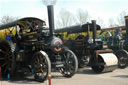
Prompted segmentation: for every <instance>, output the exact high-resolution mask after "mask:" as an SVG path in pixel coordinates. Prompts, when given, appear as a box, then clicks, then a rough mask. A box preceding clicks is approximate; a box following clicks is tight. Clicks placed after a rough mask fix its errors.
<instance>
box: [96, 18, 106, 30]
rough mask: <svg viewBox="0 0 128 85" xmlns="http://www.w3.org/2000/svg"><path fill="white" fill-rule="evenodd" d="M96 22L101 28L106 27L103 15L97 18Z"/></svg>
mask: <svg viewBox="0 0 128 85" xmlns="http://www.w3.org/2000/svg"><path fill="white" fill-rule="evenodd" d="M96 23H97V24H98V25H100V26H101V28H105V24H104V20H103V19H102V18H101V17H98V18H97V19H96Z"/></svg>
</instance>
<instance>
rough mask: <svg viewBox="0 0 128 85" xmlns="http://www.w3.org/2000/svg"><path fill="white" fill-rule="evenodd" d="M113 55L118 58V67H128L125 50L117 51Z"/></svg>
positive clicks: (127, 57) (127, 54) (127, 55)
mask: <svg viewBox="0 0 128 85" xmlns="http://www.w3.org/2000/svg"><path fill="white" fill-rule="evenodd" d="M115 55H116V56H117V58H118V67H119V68H121V69H123V68H126V67H127V65H128V52H127V51H126V50H123V49H122V50H118V51H117V52H116V53H115Z"/></svg>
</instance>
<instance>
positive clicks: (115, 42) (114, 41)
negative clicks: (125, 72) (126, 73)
mask: <svg viewBox="0 0 128 85" xmlns="http://www.w3.org/2000/svg"><path fill="white" fill-rule="evenodd" d="M125 23H126V26H125V30H123V32H125V31H126V34H123V33H122V32H121V29H120V28H115V32H114V33H113V34H112V33H111V32H110V31H104V30H103V31H102V32H101V33H100V35H99V37H100V38H101V39H102V41H104V43H106V44H107V45H108V48H110V49H112V50H113V51H114V53H115V55H116V56H117V57H118V61H119V62H118V67H119V68H126V67H127V65H128V52H127V51H128V48H127V45H128V37H127V36H128V16H126V17H125Z"/></svg>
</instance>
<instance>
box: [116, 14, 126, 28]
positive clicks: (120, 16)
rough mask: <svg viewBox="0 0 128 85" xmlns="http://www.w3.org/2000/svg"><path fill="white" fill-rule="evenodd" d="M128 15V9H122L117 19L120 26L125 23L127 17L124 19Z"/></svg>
mask: <svg viewBox="0 0 128 85" xmlns="http://www.w3.org/2000/svg"><path fill="white" fill-rule="evenodd" d="M127 15H128V13H127V12H126V11H122V12H121V13H120V15H119V16H118V17H117V21H118V24H119V25H120V26H124V25H125V19H124V17H125V16H127Z"/></svg>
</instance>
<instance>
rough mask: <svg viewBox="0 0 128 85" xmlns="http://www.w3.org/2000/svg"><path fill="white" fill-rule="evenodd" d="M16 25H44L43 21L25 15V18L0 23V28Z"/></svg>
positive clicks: (24, 26)
mask: <svg viewBox="0 0 128 85" xmlns="http://www.w3.org/2000/svg"><path fill="white" fill-rule="evenodd" d="M16 25H19V26H20V27H23V28H26V27H28V26H36V25H39V26H44V25H45V21H43V20H41V19H38V18H35V17H25V18H21V19H18V20H15V21H13V22H9V23H7V24H2V25H0V30H2V29H7V28H9V27H13V26H16Z"/></svg>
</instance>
